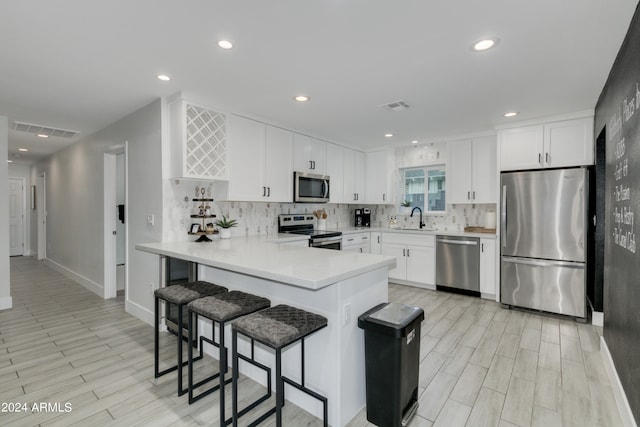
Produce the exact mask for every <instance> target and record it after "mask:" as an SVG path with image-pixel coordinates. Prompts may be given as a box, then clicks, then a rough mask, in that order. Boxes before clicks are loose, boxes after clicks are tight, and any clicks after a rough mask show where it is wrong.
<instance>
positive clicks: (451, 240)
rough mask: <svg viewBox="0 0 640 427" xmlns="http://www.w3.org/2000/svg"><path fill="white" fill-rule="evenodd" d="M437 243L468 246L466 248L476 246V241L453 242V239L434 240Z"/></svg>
mask: <svg viewBox="0 0 640 427" xmlns="http://www.w3.org/2000/svg"><path fill="white" fill-rule="evenodd" d="M436 241H437V242H439V243H451V244H454V245H468V246H478V241H477V240H453V239H442V238H439V239H437V240H436Z"/></svg>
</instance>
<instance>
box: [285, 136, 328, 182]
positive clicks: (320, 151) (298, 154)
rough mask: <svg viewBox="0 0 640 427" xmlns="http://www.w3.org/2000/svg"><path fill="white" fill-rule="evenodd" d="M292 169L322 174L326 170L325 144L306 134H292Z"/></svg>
mask: <svg viewBox="0 0 640 427" xmlns="http://www.w3.org/2000/svg"><path fill="white" fill-rule="evenodd" d="M293 144H294V145H293V156H294V157H293V169H294V171H296V172H308V173H315V174H319V175H324V174H325V172H326V170H327V163H326V161H327V144H326V143H325V142H324V141H320V140H318V139H315V138H311V137H309V136H306V135H301V134H298V133H296V134H294V136H293Z"/></svg>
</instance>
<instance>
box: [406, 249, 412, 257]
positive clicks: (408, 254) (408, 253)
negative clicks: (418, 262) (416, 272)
mask: <svg viewBox="0 0 640 427" xmlns="http://www.w3.org/2000/svg"><path fill="white" fill-rule="evenodd" d="M410 250H411V249H409V248H407V256H408V257H410V256H411V255H410V252H409V251H410Z"/></svg>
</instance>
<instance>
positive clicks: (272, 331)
mask: <svg viewBox="0 0 640 427" xmlns="http://www.w3.org/2000/svg"><path fill="white" fill-rule="evenodd" d="M325 326H327V319H326V317H323V316H320V315H318V314H315V313H310V312H308V311H305V310H301V309H299V308H296V307H292V306H289V305H284V304H280V305H277V306H275V307H271V308H268V309H265V310H262V311H259V312H256V313H253V314H249V315H247V316H244V317H240V318H239V319H236V320H234V321H233V322H232V323H231V327H232V337H233V351H232V362H233V374H232V381H233V399H232V403H233V425H234V426H237V422H238V418H239V417H240V416H241V415H242V412H245V411H244V410H243V411H242V412H241V413H239V412H238V359H243V360H245V361H247V362H249V363H252V364H255V361H254V360H253V357H251V358H248V357H246V356H243V355H241V354H239V353H238V352H237V342H238V333H241V334H242V335H245V336H247V337H248V338H250V339H251V341H252V345H253V341H254V340H255V341H258V342H260V343H262V344H264V345H266V346H268V347H271V348H272V349H274V350H275V353H276V354H275V355H276V406H275V408H272V409H270V410H269V411H267V412H266V413H265V414H263V415H262V416H261V417H259V418H258V419H257V420H256V421H254V422H253V423H251V424H250V425H251V426H254V425H257V424H259V423H260V422H262V421H264V420H265V419H267V418H268V417H269V416H270V415H271V414H273V413H275V414H276V425H277V426H278V427H280V426H281V425H282V406H284V383H285V382H286V383H287V384H289V385H291V386H293V387H295V388H297V389H298V390H300V391H302V392H304V393H307V394H308V395H310V396H312V397H314V398H316V399H318V400H320V401H321V402H322V405H323V409H324V425H325V426H327V425H328V411H327V399H326V397H324V396H322V395H320V394H318V393H316V392H314V391H313V390H310V389H309V388H307V387H306V386H305V384H304V382H305V381H304V338H305V337H307V336H309V335H310V334H312V333H314V332H316V331H318V330H319V329H322V328H324V327H325ZM297 341H301V362H302V363H301V366H302V375H301V382H300V383H297V382H295V381H293V380H291V379H290V378H287V377H285V376H283V375H282V350H283V349H284V348H285V347H287V346H289V345H291V344H293V343H295V342H297ZM252 353H253V351H252Z"/></svg>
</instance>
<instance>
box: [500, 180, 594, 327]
mask: <svg viewBox="0 0 640 427" xmlns="http://www.w3.org/2000/svg"><path fill="white" fill-rule="evenodd" d="M501 178H502V179H501V185H502V197H501V229H500V236H501V237H500V238H501V242H500V243H501V251H500V253H501V278H500V300H501V302H502V303H503V304H508V305H513V306H519V307H526V308H531V309H536V310H543V311H548V312H552V313H558V314H564V315H569V316H575V317H582V318H584V317H586V315H587V310H586V271H587V270H586V259H587V257H586V250H585V242H586V238H587V213H588V194H589V192H588V183H589V180H588V170H587V169H585V168H574V169H552V170H539V171H527V172H508V173H503V174H502V177H501Z"/></svg>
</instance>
